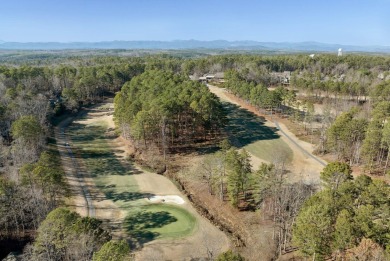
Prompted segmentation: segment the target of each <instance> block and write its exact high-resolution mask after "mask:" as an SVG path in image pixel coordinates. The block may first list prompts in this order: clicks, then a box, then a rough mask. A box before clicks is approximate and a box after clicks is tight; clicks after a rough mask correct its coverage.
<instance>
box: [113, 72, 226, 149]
mask: <svg viewBox="0 0 390 261" xmlns="http://www.w3.org/2000/svg"><path fill="white" fill-rule="evenodd" d="M114 116H115V120H116V123H117V124H118V126H121V130H122V133H123V134H124V135H125V136H126V137H130V138H132V139H133V140H134V141H136V142H137V145H138V147H141V148H145V149H147V148H148V147H149V146H150V145H151V144H154V145H156V146H157V147H158V148H159V150H160V151H161V152H162V153H163V154H164V155H165V153H167V152H169V150H171V149H178V148H179V147H187V146H191V145H193V143H194V142H197V141H202V140H207V139H217V137H218V134H220V132H221V129H222V127H223V126H224V124H225V121H226V119H225V112H224V110H223V108H222V105H221V103H220V101H219V99H218V98H217V97H216V96H215V95H214V94H212V93H210V92H209V91H208V89H207V87H206V86H205V85H203V84H201V83H198V82H194V81H191V80H189V78H188V77H187V76H185V75H179V74H174V73H172V72H169V71H161V70H151V71H146V72H145V73H143V74H141V75H140V76H137V77H134V78H133V79H132V80H131V81H130V82H127V83H126V84H124V85H123V87H122V90H121V91H120V92H119V93H118V94H117V95H116V97H115V114H114Z"/></svg>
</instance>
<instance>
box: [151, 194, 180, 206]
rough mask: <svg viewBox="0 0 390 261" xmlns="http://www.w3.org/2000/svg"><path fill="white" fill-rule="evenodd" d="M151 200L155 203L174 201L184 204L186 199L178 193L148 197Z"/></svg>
mask: <svg viewBox="0 0 390 261" xmlns="http://www.w3.org/2000/svg"><path fill="white" fill-rule="evenodd" d="M147 199H148V200H149V201H150V202H153V203H174V204H178V205H182V204H184V203H185V201H184V199H183V198H182V197H180V196H176V195H167V196H153V197H149V198H147Z"/></svg>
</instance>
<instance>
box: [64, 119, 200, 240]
mask: <svg viewBox="0 0 390 261" xmlns="http://www.w3.org/2000/svg"><path fill="white" fill-rule="evenodd" d="M107 130H108V125H107V123H106V122H104V121H94V122H91V123H88V124H86V123H85V122H74V123H73V124H72V125H71V126H69V128H68V130H67V132H68V136H69V137H70V138H71V146H72V148H73V149H74V151H75V152H76V154H77V155H78V156H81V157H82V159H83V164H84V166H85V167H86V169H87V171H88V173H89V175H90V176H91V177H92V179H93V181H94V183H95V185H96V187H97V188H99V190H100V191H101V192H103V193H104V195H105V198H107V199H110V200H112V201H113V202H114V203H115V204H116V205H117V206H118V207H119V208H121V209H123V210H124V211H126V212H127V216H126V218H125V221H124V224H123V227H124V228H125V230H126V231H127V232H128V233H129V235H130V236H131V237H132V238H133V239H135V240H136V241H137V243H140V244H142V243H146V242H149V241H151V240H154V239H157V238H177V237H184V236H187V235H189V234H191V233H192V231H193V230H194V228H195V227H196V220H195V217H194V216H193V215H191V214H190V213H189V212H187V211H186V210H184V209H182V208H180V207H176V206H173V205H168V204H150V203H149V202H148V201H147V200H146V198H148V197H151V196H153V195H154V194H151V193H144V192H141V191H139V188H138V185H137V182H136V180H135V178H134V175H137V174H139V173H142V172H141V171H140V170H138V169H137V168H135V167H134V166H133V165H132V164H131V162H128V161H125V160H124V159H121V158H119V157H118V156H117V155H116V154H115V153H114V152H115V148H114V146H110V145H109V144H110V143H109V142H110V140H111V139H112V137H110V136H109V135H107Z"/></svg>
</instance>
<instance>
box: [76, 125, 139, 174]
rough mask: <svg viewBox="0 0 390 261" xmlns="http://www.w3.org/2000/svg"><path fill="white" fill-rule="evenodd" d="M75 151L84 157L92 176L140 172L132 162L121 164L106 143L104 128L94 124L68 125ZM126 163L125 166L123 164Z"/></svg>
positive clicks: (114, 151)
mask: <svg viewBox="0 0 390 261" xmlns="http://www.w3.org/2000/svg"><path fill="white" fill-rule="evenodd" d="M70 129H71V130H72V131H71V134H70V135H69V136H70V137H71V140H72V141H73V142H74V143H75V145H76V146H75V148H74V149H75V151H77V152H78V153H77V154H78V155H80V156H81V157H82V158H84V159H85V160H86V161H85V164H86V165H87V166H88V169H89V172H90V174H91V176H92V177H98V176H105V175H134V174H140V173H142V172H141V171H139V170H138V169H136V168H135V167H134V166H133V165H132V164H128V163H127V162H126V164H123V163H122V162H121V161H120V160H119V159H118V157H117V155H116V154H115V153H116V152H122V151H117V150H113V149H112V148H110V147H109V145H108V144H107V137H106V135H105V132H106V128H105V127H104V126H96V125H92V126H90V125H87V126H85V125H82V124H79V123H73V124H72V125H71V127H70ZM125 165H126V166H125Z"/></svg>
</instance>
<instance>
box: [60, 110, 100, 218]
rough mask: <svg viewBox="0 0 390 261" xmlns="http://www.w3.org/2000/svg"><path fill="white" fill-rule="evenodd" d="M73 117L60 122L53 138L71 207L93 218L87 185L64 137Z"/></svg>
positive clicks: (92, 207) (93, 213) (93, 212)
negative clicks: (68, 190) (70, 197)
mask: <svg viewBox="0 0 390 261" xmlns="http://www.w3.org/2000/svg"><path fill="white" fill-rule="evenodd" d="M72 120H73V117H71V118H67V119H65V120H63V121H62V122H60V123H59V124H58V126H57V127H56V128H55V138H56V141H57V148H58V151H59V153H60V156H61V162H62V165H63V167H64V171H65V174H66V177H67V180H68V183H69V185H70V188H71V195H72V198H73V200H72V201H73V203H74V205H73V207H74V208H75V209H76V211H77V212H78V213H80V214H81V215H86V216H90V217H95V207H94V205H93V203H92V197H91V194H90V192H89V189H88V187H87V185H86V184H85V180H84V175H83V173H81V169H80V166H79V163H78V160H77V158H75V156H74V154H73V151H72V148H71V146H70V143H69V139H68V137H67V136H66V127H67V126H68V125H69V124H70V123H71V122H72Z"/></svg>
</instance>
